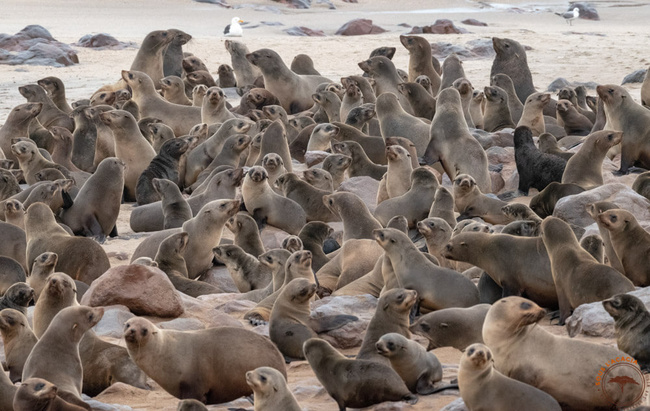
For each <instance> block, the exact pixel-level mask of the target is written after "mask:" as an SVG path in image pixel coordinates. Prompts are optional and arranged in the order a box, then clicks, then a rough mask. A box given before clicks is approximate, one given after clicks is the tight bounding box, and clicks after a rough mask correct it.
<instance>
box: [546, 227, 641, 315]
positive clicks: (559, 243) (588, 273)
mask: <svg viewBox="0 0 650 411" xmlns="http://www.w3.org/2000/svg"><path fill="white" fill-rule="evenodd" d="M542 239H543V240H544V245H545V246H546V251H547V253H548V257H549V259H550V261H551V273H552V274H553V281H554V282H555V289H556V290H557V295H558V303H559V305H560V325H564V323H565V321H566V319H567V318H568V317H569V316H570V315H571V313H572V311H573V310H574V309H575V308H576V307H578V306H579V305H582V304H588V303H592V302H596V301H603V300H604V299H607V298H610V297H612V296H614V295H616V294H621V293H627V292H630V291H634V289H635V288H634V284H632V282H631V281H630V280H628V279H627V278H625V277H624V276H623V274H621V273H619V272H618V271H616V270H615V269H613V268H611V267H609V266H606V265H604V264H600V263H598V262H597V261H596V260H595V258H593V256H591V254H589V253H588V252H587V251H585V250H584V249H583V248H582V247H580V244H579V243H578V240H577V239H576V237H575V235H574V234H573V231H572V230H571V227H570V226H569V225H568V224H567V223H565V222H564V221H562V220H560V219H559V218H556V217H547V218H545V219H544V221H543V222H542Z"/></svg>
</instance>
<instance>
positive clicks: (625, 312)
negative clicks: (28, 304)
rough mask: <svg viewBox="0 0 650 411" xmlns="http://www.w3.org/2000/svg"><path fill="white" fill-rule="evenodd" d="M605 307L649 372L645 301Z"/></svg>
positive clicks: (622, 340)
mask: <svg viewBox="0 0 650 411" xmlns="http://www.w3.org/2000/svg"><path fill="white" fill-rule="evenodd" d="M603 307H605V311H607V312H608V313H609V315H611V316H612V318H614V330H615V331H616V345H617V346H618V349H619V350H621V351H623V352H625V353H628V354H630V355H631V356H632V357H634V359H635V360H637V361H638V362H639V366H640V367H641V369H642V370H644V371H645V370H648V368H650V355H649V354H650V350H649V348H650V347H649V346H648V341H650V340H648V336H649V335H650V313H649V312H648V309H647V308H646V306H645V304H643V301H641V300H640V299H639V298H637V297H635V296H633V295H630V294H619V295H615V296H613V297H612V298H610V299H608V300H605V301H603ZM1 315H2V314H0V316H1Z"/></svg>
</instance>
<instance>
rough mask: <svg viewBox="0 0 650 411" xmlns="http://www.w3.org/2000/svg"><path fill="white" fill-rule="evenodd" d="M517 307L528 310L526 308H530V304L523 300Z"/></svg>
mask: <svg viewBox="0 0 650 411" xmlns="http://www.w3.org/2000/svg"><path fill="white" fill-rule="evenodd" d="M519 307H520V308H521V309H522V310H528V309H530V308H532V304H530V303H527V302H523V303H521V304H520V305H519Z"/></svg>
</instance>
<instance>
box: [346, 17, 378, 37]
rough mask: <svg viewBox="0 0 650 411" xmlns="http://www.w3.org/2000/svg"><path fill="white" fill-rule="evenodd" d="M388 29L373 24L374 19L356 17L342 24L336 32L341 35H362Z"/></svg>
mask: <svg viewBox="0 0 650 411" xmlns="http://www.w3.org/2000/svg"><path fill="white" fill-rule="evenodd" d="M386 31H387V30H384V29H382V28H381V27H379V26H376V25H374V24H372V20H368V19H355V20H350V21H348V22H347V23H345V24H344V25H343V26H341V28H340V29H338V31H337V32H336V34H338V35H341V36H361V35H364V34H379V33H385V32H386Z"/></svg>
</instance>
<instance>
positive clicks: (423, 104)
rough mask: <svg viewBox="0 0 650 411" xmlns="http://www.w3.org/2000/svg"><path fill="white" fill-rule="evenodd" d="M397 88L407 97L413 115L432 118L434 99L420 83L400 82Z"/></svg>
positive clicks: (434, 105)
mask: <svg viewBox="0 0 650 411" xmlns="http://www.w3.org/2000/svg"><path fill="white" fill-rule="evenodd" d="M397 90H398V91H399V92H400V94H402V95H403V96H405V97H406V98H407V99H408V102H409V104H410V105H411V108H412V109H413V115H414V116H415V117H421V118H425V119H427V120H431V119H433V116H434V115H435V114H436V99H435V98H434V97H433V96H432V95H431V94H429V92H428V91H427V90H426V89H425V88H424V87H422V85H421V84H419V83H415V82H411V83H400V84H398V85H397ZM360 113H361V112H360ZM347 122H348V120H346V123H347Z"/></svg>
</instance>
